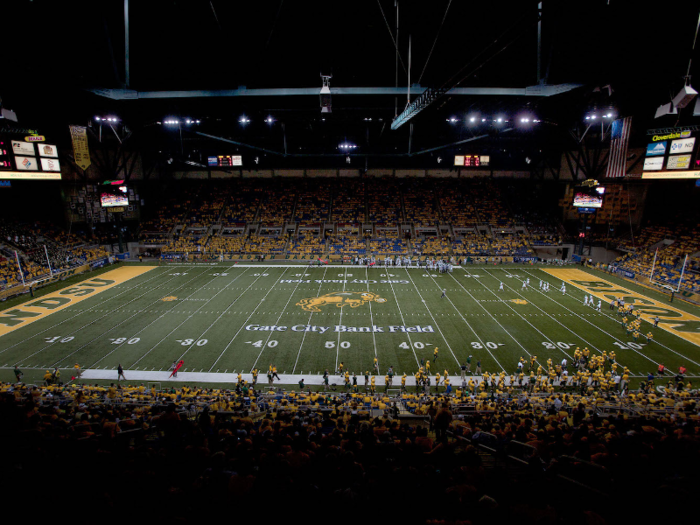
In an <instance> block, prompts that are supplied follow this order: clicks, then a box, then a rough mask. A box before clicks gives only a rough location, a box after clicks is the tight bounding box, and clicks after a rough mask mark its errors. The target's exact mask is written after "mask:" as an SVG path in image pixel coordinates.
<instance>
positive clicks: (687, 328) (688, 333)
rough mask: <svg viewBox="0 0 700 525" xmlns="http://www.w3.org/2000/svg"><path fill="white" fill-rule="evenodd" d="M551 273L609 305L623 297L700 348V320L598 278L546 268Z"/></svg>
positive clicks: (573, 271) (666, 327)
mask: <svg viewBox="0 0 700 525" xmlns="http://www.w3.org/2000/svg"><path fill="white" fill-rule="evenodd" d="M543 271H545V272H547V273H548V274H550V275H552V276H554V277H556V278H558V279H561V280H562V281H565V282H567V283H569V284H572V285H574V286H576V287H577V288H580V289H581V290H584V291H585V292H586V293H587V294H590V295H593V296H595V297H597V298H598V299H601V300H603V301H606V302H608V303H609V302H610V301H613V300H614V299H618V298H620V297H622V298H623V299H624V301H625V304H633V305H634V309H635V310H637V311H639V312H641V318H642V319H644V320H645V321H648V322H650V323H651V322H653V319H654V317H657V316H658V318H659V327H661V328H663V329H664V330H666V331H667V332H671V333H672V334H674V335H677V336H678V337H680V338H682V339H685V340H686V341H689V342H691V343H693V344H695V345H698V346H700V318H698V317H696V316H694V315H692V314H689V313H688V312H684V311H683V310H679V309H677V308H673V307H672V306H668V305H666V304H663V303H660V302H659V301H656V300H654V299H650V298H649V297H646V296H644V295H642V294H639V293H636V292H633V291H632V290H628V289H627V288H623V287H621V286H617V285H615V284H613V283H611V282H608V281H605V280H603V279H596V278H595V276H594V275H591V274H589V273H586V272H582V271H581V270H565V269H557V268H555V269H543Z"/></svg>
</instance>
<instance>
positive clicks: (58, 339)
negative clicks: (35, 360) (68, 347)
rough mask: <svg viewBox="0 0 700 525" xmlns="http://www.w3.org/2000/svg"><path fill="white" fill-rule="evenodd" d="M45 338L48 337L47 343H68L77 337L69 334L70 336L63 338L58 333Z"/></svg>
mask: <svg viewBox="0 0 700 525" xmlns="http://www.w3.org/2000/svg"><path fill="white" fill-rule="evenodd" d="M44 339H46V342H47V343H68V342H70V341H72V340H73V339H75V337H73V336H72V335H69V336H68V337H64V338H63V339H61V336H60V335H58V336H56V337H45V338H44Z"/></svg>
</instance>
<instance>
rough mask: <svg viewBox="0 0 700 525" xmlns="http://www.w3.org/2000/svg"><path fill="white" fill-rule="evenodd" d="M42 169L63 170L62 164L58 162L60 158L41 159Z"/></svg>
mask: <svg viewBox="0 0 700 525" xmlns="http://www.w3.org/2000/svg"><path fill="white" fill-rule="evenodd" d="M40 160H41V169H42V170H43V171H61V165H60V164H59V163H58V159H40Z"/></svg>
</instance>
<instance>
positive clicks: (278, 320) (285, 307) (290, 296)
mask: <svg viewBox="0 0 700 525" xmlns="http://www.w3.org/2000/svg"><path fill="white" fill-rule="evenodd" d="M323 275H324V277H325V275H326V272H325V270H324V272H323ZM301 281H302V279H299V282H298V283H297V285H296V286H295V287H294V290H292V293H291V294H289V299H287V303H286V304H285V305H284V308H282V313H280V314H279V317H277V321H275V325H278V324H279V322H280V319H282V315H283V314H284V312H285V310H286V309H287V306H289V302H290V301H291V300H292V297H294V294H295V293H296V291H297V289H298V288H299V285H300V284H301ZM319 289H320V287H319ZM273 334H274V332H270V333H269V334H268V335H267V338H266V339H265V342H264V343H263V345H262V348H261V349H260V353H259V354H258V357H256V358H255V362H254V363H253V367H252V368H253V369H254V368H255V367H256V365H257V364H258V360H259V359H260V356H262V354H263V352H264V351H265V348H267V343H268V342H269V341H270V338H271V337H272V336H273ZM304 334H306V332H304Z"/></svg>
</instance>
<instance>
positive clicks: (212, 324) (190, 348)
mask: <svg viewBox="0 0 700 525" xmlns="http://www.w3.org/2000/svg"><path fill="white" fill-rule="evenodd" d="M229 269H230V268H229ZM247 271H248V270H245V271H244V272H243V273H242V274H240V275H239V276H238V277H241V276H242V275H243V274H244V273H245V272H247ZM238 277H236V278H235V279H234V280H233V281H231V282H230V283H229V284H233V283H234V282H236V280H237V279H238ZM260 277H262V275H260V276H258V278H257V279H255V281H253V283H251V285H250V286H253V284H255V283H256V282H257V281H258V279H260ZM250 286H249V287H248V288H250ZM226 288H227V286H224V287H223V288H222V289H221V290H219V291H218V292H216V294H214V296H213V297H212V298H211V299H209V301H211V300H212V299H214V297H216V296H217V295H219V294H220V293H221V292H223V291H224V290H226ZM246 291H247V290H246ZM244 293H245V291H244V292H243V293H241V294H239V295H238V297H236V298H235V299H234V300H233V302H232V303H231V304H229V305H228V306H227V307H226V310H224V311H223V312H222V313H221V314H220V315H219V317H217V318H216V319H215V320H214V321H213V322H212V323H211V324H210V325H209V327H208V328H207V329H206V330H204V332H202V333H201V334H200V335H199V337H197V338H196V339H193V342H192V344H191V345H190V346H189V347H187V350H185V351H184V352H183V354H182V355H181V356H180V357H179V358H178V359H182V358H183V357H185V354H186V353H187V352H189V351H190V350H192V348H193V347H194V346H195V345H196V344H197V342H198V341H199V340H200V339H201V338H202V337H203V336H204V335H205V334H206V333H207V332H208V331H209V330H211V328H212V326H214V325H215V324H216V323H217V322H218V321H219V319H221V318H222V317H223V316H224V314H225V313H226V312H227V311H228V310H229V308H231V307H232V306H233V305H234V304H236V303H237V302H238V300H239V299H240V298H241V297H243V294H244ZM209 301H207V302H206V303H204V304H205V305H206V304H207V303H209ZM159 344H160V343H159Z"/></svg>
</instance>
